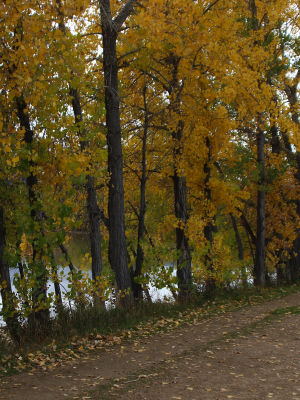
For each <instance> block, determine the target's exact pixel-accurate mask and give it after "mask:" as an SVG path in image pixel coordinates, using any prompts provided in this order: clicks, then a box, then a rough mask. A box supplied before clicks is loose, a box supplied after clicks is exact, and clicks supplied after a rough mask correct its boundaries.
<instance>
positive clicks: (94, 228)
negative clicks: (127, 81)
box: [56, 0, 102, 282]
mask: <svg viewBox="0 0 300 400" xmlns="http://www.w3.org/2000/svg"><path fill="white" fill-rule="evenodd" d="M56 3H57V5H58V10H57V11H58V15H59V29H60V30H61V31H62V32H63V33H64V34H65V33H66V26H65V23H64V13H63V10H62V4H61V0H56ZM69 85H70V92H69V93H70V96H71V98H72V107H73V114H74V118H75V123H76V124H78V130H77V135H78V137H79V139H80V146H81V151H82V152H84V151H85V150H87V149H88V147H89V143H88V141H87V140H82V139H83V138H84V137H85V129H84V128H82V127H81V124H80V123H82V122H83V116H82V107H81V102H80V97H79V93H78V90H77V89H76V88H73V87H72V84H71V83H70V84H69ZM86 180H87V183H86V185H85V191H86V194H87V200H86V201H87V212H88V219H89V230H90V242H91V257H92V279H93V280H95V282H96V281H97V278H99V277H100V276H101V273H102V252H101V237H100V217H99V207H98V203H97V193H96V190H95V180H94V178H93V177H91V176H90V175H88V174H87V176H86ZM67 258H68V256H67ZM72 266H73V265H72ZM70 269H71V267H70ZM71 271H72V270H71Z"/></svg>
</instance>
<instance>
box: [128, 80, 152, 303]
mask: <svg viewBox="0 0 300 400" xmlns="http://www.w3.org/2000/svg"><path fill="white" fill-rule="evenodd" d="M146 92H147V86H146V84H145V85H144V89H143V98H144V113H145V120H144V131H143V145H142V176H141V178H140V212H139V216H138V218H139V226H138V245H137V251H136V266H135V271H134V275H133V283H132V286H133V294H134V298H135V299H139V300H141V299H142V298H143V288H142V285H141V284H140V283H137V282H135V280H134V278H138V277H139V276H141V275H142V267H143V261H144V250H143V248H142V246H141V242H142V241H143V240H144V232H145V215H146V183H147V176H146V172H147V171H146V168H147V166H146V150H147V135H148V123H149V121H148V108H147V99H146Z"/></svg>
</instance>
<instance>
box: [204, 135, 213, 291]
mask: <svg viewBox="0 0 300 400" xmlns="http://www.w3.org/2000/svg"><path fill="white" fill-rule="evenodd" d="M206 147H207V149H208V155H207V161H206V163H205V164H204V173H205V181H204V185H205V186H204V198H205V203H206V204H205V205H206V207H207V208H209V207H210V205H211V200H212V198H211V189H210V188H209V181H210V175H211V167H210V161H211V145H210V140H209V138H208V137H207V138H206ZM208 218H209V217H208ZM204 238H205V240H206V243H207V245H208V250H207V254H206V255H205V266H206V268H207V271H208V273H209V275H210V276H209V278H208V279H207V281H206V290H207V291H208V292H213V291H215V290H216V282H215V280H214V278H213V276H212V275H211V274H212V273H213V265H212V259H211V251H210V250H211V247H212V243H213V223H212V221H211V219H209V220H207V221H206V225H205V227H204Z"/></svg>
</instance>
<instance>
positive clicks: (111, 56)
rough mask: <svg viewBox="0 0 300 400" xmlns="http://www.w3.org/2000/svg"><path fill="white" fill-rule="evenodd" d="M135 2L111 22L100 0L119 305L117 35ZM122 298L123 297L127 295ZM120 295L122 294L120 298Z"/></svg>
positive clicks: (127, 282) (122, 252) (112, 256)
mask: <svg viewBox="0 0 300 400" xmlns="http://www.w3.org/2000/svg"><path fill="white" fill-rule="evenodd" d="M135 3H136V0H128V1H127V2H126V4H125V5H124V7H123V8H122V10H121V11H120V13H119V14H118V15H117V16H116V17H115V18H114V19H112V15H111V8H110V0H99V6H100V15H101V23H102V38H103V70H104V77H105V109H106V129H107V133H106V137H107V147H108V172H109V174H110V180H109V196H108V197H109V198H108V214H109V228H110V229H109V261H110V265H111V267H112V269H113V271H114V273H115V291H116V295H117V301H118V303H119V304H125V303H127V302H132V298H133V296H132V285H131V279H130V273H129V269H128V263H127V244H126V236H125V213H124V185H123V154H122V137H121V124H120V99H119V88H118V64H117V49H116V44H117V37H118V31H119V30H120V28H121V26H122V25H123V23H124V22H125V20H126V18H127V17H128V16H129V15H130V14H131V12H132V10H133V7H134V5H135ZM128 291H130V292H129V294H127V295H125V293H128ZM119 293H121V294H122V296H124V297H121V296H119Z"/></svg>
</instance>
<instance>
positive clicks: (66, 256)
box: [59, 244, 75, 274]
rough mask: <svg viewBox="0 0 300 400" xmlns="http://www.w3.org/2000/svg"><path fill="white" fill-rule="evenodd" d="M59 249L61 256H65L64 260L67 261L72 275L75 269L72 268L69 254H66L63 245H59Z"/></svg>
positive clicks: (66, 251)
mask: <svg viewBox="0 0 300 400" xmlns="http://www.w3.org/2000/svg"><path fill="white" fill-rule="evenodd" d="M59 248H60V250H61V251H62V253H63V255H64V256H65V259H66V260H67V261H68V263H69V268H70V271H71V274H73V272H74V270H75V268H74V265H73V263H72V260H71V258H70V257H69V253H68V250H67V248H66V246H65V245H64V244H60V245H59Z"/></svg>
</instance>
